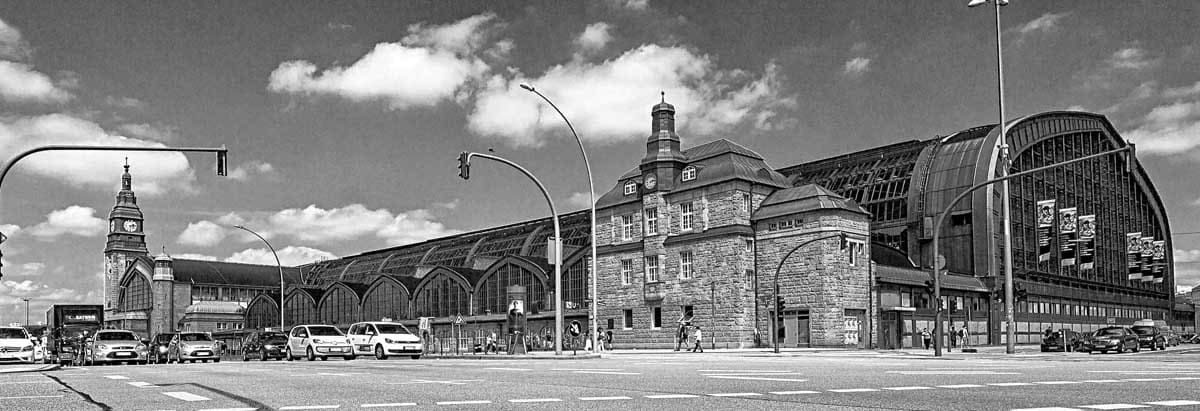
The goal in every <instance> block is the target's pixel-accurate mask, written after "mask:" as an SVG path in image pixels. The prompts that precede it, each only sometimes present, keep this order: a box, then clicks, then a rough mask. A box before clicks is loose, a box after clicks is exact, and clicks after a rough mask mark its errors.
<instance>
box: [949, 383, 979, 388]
mask: <svg viewBox="0 0 1200 411" xmlns="http://www.w3.org/2000/svg"><path fill="white" fill-rule="evenodd" d="M938 387H939V388H979V387H982V385H979V384H952V385H939V386H938Z"/></svg>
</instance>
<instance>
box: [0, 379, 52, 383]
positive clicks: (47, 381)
mask: <svg viewBox="0 0 1200 411" xmlns="http://www.w3.org/2000/svg"><path fill="white" fill-rule="evenodd" d="M49 382H54V381H50V380H45V381H12V382H0V384H45V383H49Z"/></svg>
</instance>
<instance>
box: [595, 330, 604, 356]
mask: <svg viewBox="0 0 1200 411" xmlns="http://www.w3.org/2000/svg"><path fill="white" fill-rule="evenodd" d="M601 351H604V329H603V328H600V327H596V352H601Z"/></svg>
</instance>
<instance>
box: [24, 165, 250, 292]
mask: <svg viewBox="0 0 1200 411" xmlns="http://www.w3.org/2000/svg"><path fill="white" fill-rule="evenodd" d="M42 151H160V152H161V151H166V152H181V153H188V152H199V153H216V154H217V163H216V169H217V175H218V176H225V175H228V174H229V173H228V167H227V164H228V163H229V161H228V155H229V149H227V148H225V146H221V147H216V148H208V147H118V146H86V145H79V146H75V145H68V146H63V145H50V146H42V147H35V148H32V149H29V150H26V151H25V152H23V153H21V154H17V155H16V157H13V158H12V160H8V163H7V164H5V165H4V170H3V171H0V185H2V184H4V177H5V176H7V175H8V171H9V170H11V169H12V168H13V166H14V165H16V164H17V162H18V161H21V159H23V158H25V157H28V156H29V155H31V154H34V153H39V152H42ZM4 239H5V237H4V234H3V233H0V243H3V242H4ZM3 255H4V254H3V253H0V256H3ZM2 267H3V266H2V265H0V268H2ZM3 276H4V275H3V274H0V277H3Z"/></svg>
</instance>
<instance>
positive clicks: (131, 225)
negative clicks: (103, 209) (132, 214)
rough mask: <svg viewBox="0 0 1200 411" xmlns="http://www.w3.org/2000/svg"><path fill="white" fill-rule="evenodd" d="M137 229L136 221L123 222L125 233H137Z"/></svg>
mask: <svg viewBox="0 0 1200 411" xmlns="http://www.w3.org/2000/svg"><path fill="white" fill-rule="evenodd" d="M137 229H138V223H137V221H126V222H125V231H128V232H131V233H132V232H134V231H137Z"/></svg>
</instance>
